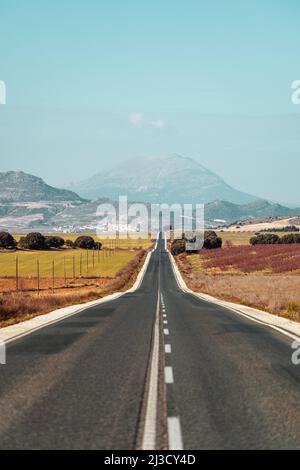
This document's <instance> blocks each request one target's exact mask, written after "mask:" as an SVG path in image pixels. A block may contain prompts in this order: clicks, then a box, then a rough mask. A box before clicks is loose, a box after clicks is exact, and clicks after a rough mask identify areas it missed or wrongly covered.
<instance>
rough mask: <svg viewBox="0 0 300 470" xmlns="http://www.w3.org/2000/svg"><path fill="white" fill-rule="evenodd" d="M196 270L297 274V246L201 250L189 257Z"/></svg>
mask: <svg viewBox="0 0 300 470" xmlns="http://www.w3.org/2000/svg"><path fill="white" fill-rule="evenodd" d="M189 260H190V263H191V264H192V265H193V266H194V268H195V269H196V270H198V271H199V270H201V271H202V272H204V271H205V272H206V273H208V274H217V273H224V272H229V273H233V272H235V273H251V272H252V273H255V272H260V273H295V274H296V273H300V245H299V244H295V245H255V246H251V245H247V246H242V245H241V246H232V247H228V248H227V247H225V248H222V249H219V250H202V251H201V254H200V255H192V256H190V259H189Z"/></svg>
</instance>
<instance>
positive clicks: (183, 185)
mask: <svg viewBox="0 0 300 470" xmlns="http://www.w3.org/2000/svg"><path fill="white" fill-rule="evenodd" d="M72 189H74V190H75V191H76V192H77V193H78V194H80V195H81V196H82V197H87V198H89V199H97V198H99V197H108V198H110V199H113V200H117V199H118V197H119V195H127V196H128V199H129V200H131V201H141V202H149V203H168V204H171V203H181V204H183V203H193V204H196V203H208V202H211V201H214V200H215V199H223V200H226V201H229V202H233V203H237V204H246V203H249V202H253V201H255V200H257V198H256V197H255V196H251V195H249V194H247V193H243V192H241V191H238V190H236V189H234V188H232V187H231V186H229V185H228V184H227V183H226V182H225V181H224V180H223V179H222V178H220V177H219V176H218V175H216V174H215V173H213V172H212V171H210V170H208V169H207V168H205V167H204V166H202V165H200V164H199V163H197V162H196V161H194V160H193V159H191V158H185V157H182V156H181V155H177V154H175V155H169V156H166V157H148V158H136V159H132V160H129V161H126V162H125V163H121V164H119V165H118V166H116V167H114V168H113V169H111V170H109V171H104V172H101V173H98V174H96V175H95V176H93V177H92V178H90V179H88V180H86V181H83V182H81V183H78V184H74V185H73V186H72Z"/></svg>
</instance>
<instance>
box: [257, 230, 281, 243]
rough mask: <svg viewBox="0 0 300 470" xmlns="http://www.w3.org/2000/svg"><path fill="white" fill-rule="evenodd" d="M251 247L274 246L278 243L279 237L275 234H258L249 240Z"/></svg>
mask: <svg viewBox="0 0 300 470" xmlns="http://www.w3.org/2000/svg"><path fill="white" fill-rule="evenodd" d="M250 243H251V245H275V244H277V243H280V237H279V236H278V235H276V234H275V233H260V234H259V235H257V236H256V237H252V238H250Z"/></svg>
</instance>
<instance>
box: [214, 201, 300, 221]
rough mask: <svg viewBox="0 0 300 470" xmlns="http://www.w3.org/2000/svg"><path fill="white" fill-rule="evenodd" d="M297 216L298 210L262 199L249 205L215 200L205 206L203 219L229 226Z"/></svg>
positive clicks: (299, 210)
mask: <svg viewBox="0 0 300 470" xmlns="http://www.w3.org/2000/svg"><path fill="white" fill-rule="evenodd" d="M299 214H300V208H298V209H290V208H289V207H285V206H282V205H281V204H277V203H272V202H269V201H265V200H263V199H260V200H257V201H254V202H250V203H249V204H233V203H230V202H228V201H220V200H217V201H213V202H211V203H209V204H206V205H205V219H206V220H207V221H209V222H211V223H213V222H216V221H224V222H225V223H226V224H230V223H233V222H235V221H237V220H247V219H266V218H270V217H272V218H276V217H289V216H291V217H292V216H298V215H299Z"/></svg>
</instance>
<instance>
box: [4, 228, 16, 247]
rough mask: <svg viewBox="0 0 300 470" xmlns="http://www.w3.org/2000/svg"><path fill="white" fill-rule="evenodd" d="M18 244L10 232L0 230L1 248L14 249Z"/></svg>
mask: <svg viewBox="0 0 300 470" xmlns="http://www.w3.org/2000/svg"><path fill="white" fill-rule="evenodd" d="M16 246H17V242H16V240H15V239H14V237H13V236H12V235H11V234H10V233H8V232H0V248H6V249H12V248H15V247H16Z"/></svg>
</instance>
